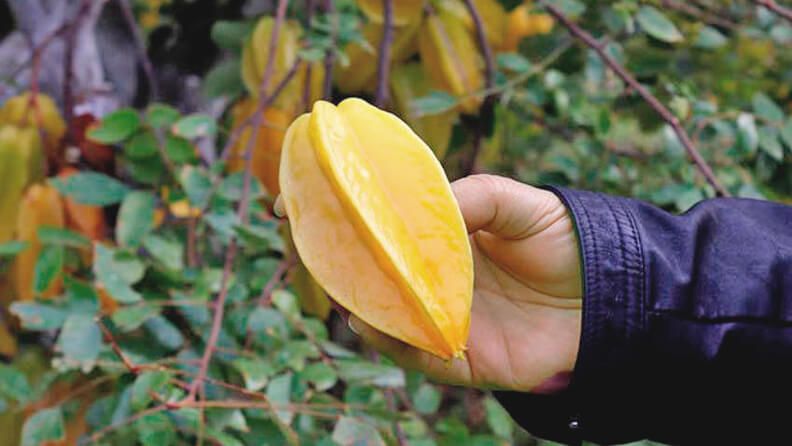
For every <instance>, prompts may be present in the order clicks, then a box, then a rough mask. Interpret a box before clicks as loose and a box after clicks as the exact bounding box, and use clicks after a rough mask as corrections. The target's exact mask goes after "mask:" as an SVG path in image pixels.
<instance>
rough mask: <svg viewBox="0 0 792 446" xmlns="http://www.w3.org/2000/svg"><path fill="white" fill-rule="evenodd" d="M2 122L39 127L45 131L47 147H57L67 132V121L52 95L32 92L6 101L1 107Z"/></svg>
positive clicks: (0, 121)
mask: <svg viewBox="0 0 792 446" xmlns="http://www.w3.org/2000/svg"><path fill="white" fill-rule="evenodd" d="M0 123H2V124H10V125H15V126H17V127H23V128H28V127H29V128H36V129H37V128H39V127H41V129H42V130H43V131H44V135H45V137H46V139H45V142H46V147H47V148H48V149H50V148H54V147H57V145H58V144H59V143H60V140H61V139H62V138H63V135H65V134H66V122H64V120H63V117H62V116H61V114H60V111H58V106H57V105H55V101H53V100H52V98H51V97H49V96H47V95H45V94H41V93H39V94H37V95H36V96H35V97H34V96H33V95H32V93H30V92H25V93H22V94H20V95H19V96H14V97H13V98H11V99H9V100H8V101H6V103H5V104H3V107H2V108H0Z"/></svg>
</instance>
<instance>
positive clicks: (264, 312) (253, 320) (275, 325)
mask: <svg viewBox="0 0 792 446" xmlns="http://www.w3.org/2000/svg"><path fill="white" fill-rule="evenodd" d="M247 329H248V330H249V331H251V332H253V333H267V334H268V335H270V336H273V335H275V334H276V333H280V334H283V333H285V332H286V330H287V326H286V319H285V318H284V317H283V314H281V312H279V311H277V310H274V309H272V308H266V307H261V306H258V307H256V309H255V310H253V312H252V313H251V314H250V317H249V318H248V322H247Z"/></svg>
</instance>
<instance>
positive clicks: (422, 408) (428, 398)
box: [413, 383, 442, 415]
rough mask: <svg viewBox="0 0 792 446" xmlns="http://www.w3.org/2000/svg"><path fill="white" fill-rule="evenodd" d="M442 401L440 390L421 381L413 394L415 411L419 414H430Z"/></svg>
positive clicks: (435, 410)
mask: <svg viewBox="0 0 792 446" xmlns="http://www.w3.org/2000/svg"><path fill="white" fill-rule="evenodd" d="M441 401H442V398H441V395H440V392H439V391H438V390H437V388H436V387H435V386H433V385H431V384H429V383H423V384H421V385H420V387H418V390H417V391H416V392H415V394H414V395H413V405H414V406H415V411H416V412H418V413H420V414H425V415H430V414H433V413H435V412H437V409H439V408H440V402H441Z"/></svg>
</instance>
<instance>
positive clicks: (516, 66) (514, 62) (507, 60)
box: [498, 53, 531, 73]
mask: <svg viewBox="0 0 792 446" xmlns="http://www.w3.org/2000/svg"><path fill="white" fill-rule="evenodd" d="M498 66H499V67H501V68H504V69H506V70H509V71H513V72H515V73H525V72H526V71H528V70H530V69H531V62H530V61H529V60H528V59H527V58H525V57H524V56H523V55H521V54H517V53H500V54H498Z"/></svg>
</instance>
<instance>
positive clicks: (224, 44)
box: [211, 20, 255, 50]
mask: <svg viewBox="0 0 792 446" xmlns="http://www.w3.org/2000/svg"><path fill="white" fill-rule="evenodd" d="M254 26H255V24H254V23H253V22H236V21H234V22H232V21H228V20H218V21H216V22H215V23H214V25H212V31H211V36H212V40H213V41H214V42H215V43H216V44H217V46H219V47H221V48H226V49H230V50H236V49H241V48H242V45H243V44H244V43H245V39H247V37H248V36H249V35H250V33H251V32H253V28H254Z"/></svg>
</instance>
